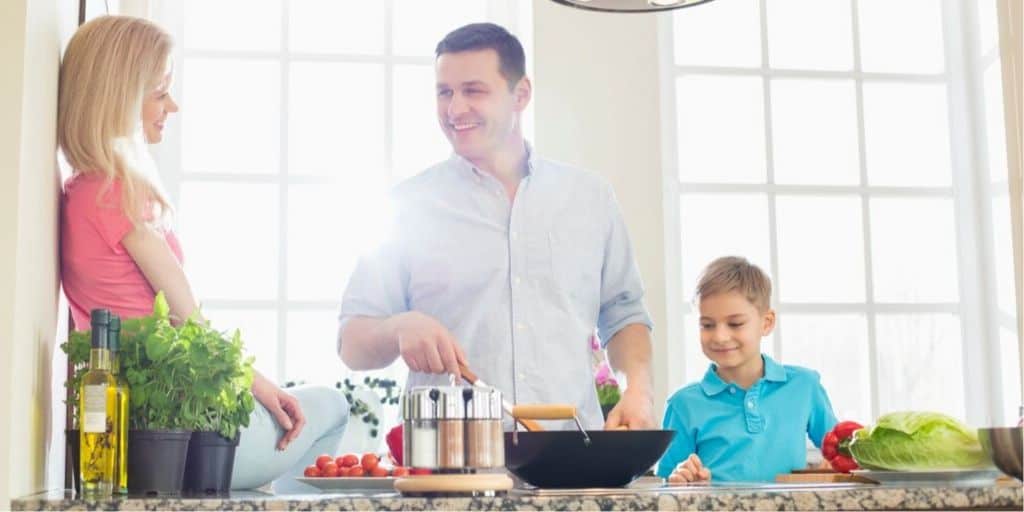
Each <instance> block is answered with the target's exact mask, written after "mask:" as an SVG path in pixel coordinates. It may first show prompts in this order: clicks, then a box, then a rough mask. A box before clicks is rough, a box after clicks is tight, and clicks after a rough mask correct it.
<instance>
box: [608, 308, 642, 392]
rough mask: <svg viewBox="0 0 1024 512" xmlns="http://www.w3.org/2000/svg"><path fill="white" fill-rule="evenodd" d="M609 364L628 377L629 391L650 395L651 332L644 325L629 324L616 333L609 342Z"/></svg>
mask: <svg viewBox="0 0 1024 512" xmlns="http://www.w3.org/2000/svg"><path fill="white" fill-rule="evenodd" d="M608 362H609V363H611V366H612V368H613V369H615V370H616V371H618V372H622V373H623V374H625V375H626V386H627V389H635V390H643V391H645V392H647V393H650V392H651V390H652V387H653V380H652V375H651V332H650V331H649V330H648V329H647V326H646V325H644V324H629V325H627V326H625V327H623V328H622V329H620V330H619V332H617V333H615V336H613V337H612V339H611V341H610V342H608Z"/></svg>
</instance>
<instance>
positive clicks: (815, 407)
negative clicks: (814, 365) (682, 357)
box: [658, 257, 836, 482]
mask: <svg viewBox="0 0 1024 512" xmlns="http://www.w3.org/2000/svg"><path fill="white" fill-rule="evenodd" d="M696 298H697V301H698V305H699V308H700V344H701V349H702V350H703V351H704V354H705V355H706V356H707V357H708V359H711V361H713V363H712V364H711V366H710V368H708V371H707V373H705V374H704V379H703V380H702V381H700V382H697V383H693V384H690V385H688V386H686V387H684V388H682V389H680V390H679V391H677V392H676V393H675V394H674V395H672V397H671V398H669V400H668V403H667V409H666V411H665V420H664V428H666V429H672V430H675V431H676V436H675V438H674V439H673V441H672V444H671V445H669V447H668V450H667V451H666V452H665V455H664V456H663V457H662V458H661V461H660V462H659V463H658V476H661V477H668V480H669V482H694V481H708V480H711V478H712V475H714V478H715V480H722V481H746V482H756V481H773V480H774V479H775V475H777V474H779V473H789V472H790V471H792V470H794V469H801V468H804V467H805V466H806V464H807V460H806V458H807V454H806V448H805V447H806V438H807V436H810V438H811V440H812V441H813V442H814V444H815V446H819V447H820V446H821V440H822V438H824V437H825V434H826V433H828V431H829V430H831V429H832V427H833V426H834V425H835V423H836V418H835V415H834V414H833V413H832V405H831V404H830V403H829V400H828V396H827V395H826V393H825V389H824V388H822V386H821V383H820V382H819V378H818V373H817V372H815V371H813V370H809V369H806V368H800V367H798V366H788V365H787V366H783V365H780V364H778V363H776V362H775V361H773V360H772V359H771V358H770V357H768V356H767V355H763V354H762V353H761V347H760V346H761V338H762V337H764V336H767V335H768V334H770V333H771V332H772V329H773V328H774V327H775V311H773V310H772V309H771V307H770V298H771V281H770V280H769V279H768V276H767V275H765V273H764V272H762V271H761V269H759V268H758V267H756V266H755V265H752V264H750V263H749V262H747V260H745V259H743V258H738V257H725V258H719V259H717V260H715V261H713V262H712V263H711V264H710V265H708V267H707V268H706V269H705V270H704V273H703V275H702V276H701V278H700V280H699V282H698V284H697V293H696Z"/></svg>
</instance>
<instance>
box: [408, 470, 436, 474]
mask: <svg viewBox="0 0 1024 512" xmlns="http://www.w3.org/2000/svg"><path fill="white" fill-rule="evenodd" d="M430 473H432V471H431V470H429V469H427V468H412V469H410V470H409V474H410V475H429V474H430Z"/></svg>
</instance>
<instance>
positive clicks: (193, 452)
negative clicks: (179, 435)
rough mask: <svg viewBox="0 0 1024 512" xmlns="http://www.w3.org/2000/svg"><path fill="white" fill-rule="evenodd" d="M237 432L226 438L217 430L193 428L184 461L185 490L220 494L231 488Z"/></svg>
mask: <svg viewBox="0 0 1024 512" xmlns="http://www.w3.org/2000/svg"><path fill="white" fill-rule="evenodd" d="M237 447H238V434H235V438H234V439H228V438H226V437H224V436H222V435H220V434H219V433H217V432H193V433H192V440H191V441H189V443H188V462H187V463H186V464H185V492H188V493H198V494H222V493H226V492H228V491H230V490H231V471H232V470H233V469H234V467H235V448H237Z"/></svg>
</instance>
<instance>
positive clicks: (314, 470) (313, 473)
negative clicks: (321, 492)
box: [302, 465, 320, 477]
mask: <svg viewBox="0 0 1024 512" xmlns="http://www.w3.org/2000/svg"><path fill="white" fill-rule="evenodd" d="M302 474H303V475H305V476H309V477H317V476H320V468H318V467H316V466H313V465H310V466H306V470H305V471H303V472H302Z"/></svg>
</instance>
